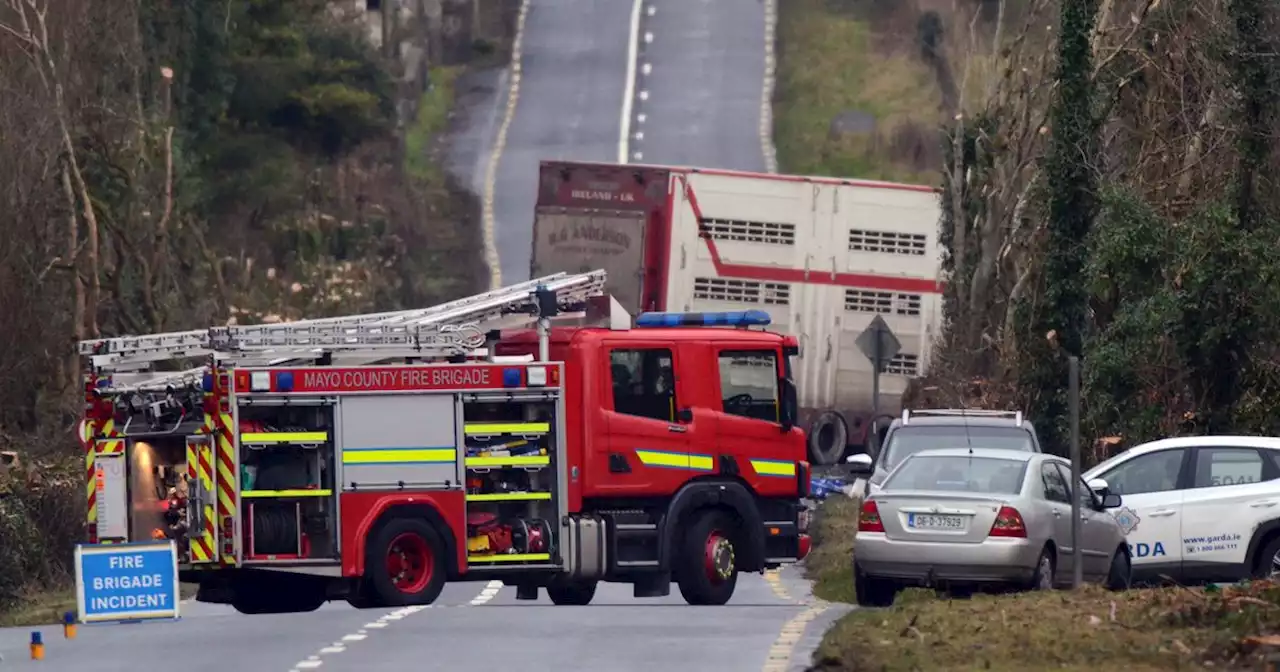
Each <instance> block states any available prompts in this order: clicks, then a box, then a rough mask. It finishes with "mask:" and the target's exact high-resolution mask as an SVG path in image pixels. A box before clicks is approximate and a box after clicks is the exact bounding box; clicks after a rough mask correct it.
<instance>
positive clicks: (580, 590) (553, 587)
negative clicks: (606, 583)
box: [547, 581, 596, 607]
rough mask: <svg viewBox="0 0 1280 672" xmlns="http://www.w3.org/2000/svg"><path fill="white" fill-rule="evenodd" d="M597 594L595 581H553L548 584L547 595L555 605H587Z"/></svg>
mask: <svg viewBox="0 0 1280 672" xmlns="http://www.w3.org/2000/svg"><path fill="white" fill-rule="evenodd" d="M595 596H596V582H595V581H552V582H551V583H549V584H547V597H549V598H551V603H552V604H555V605H560V606H571V607H585V606H587V605H588V604H591V599H592V598H594V597H595Z"/></svg>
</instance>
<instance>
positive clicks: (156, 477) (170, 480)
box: [93, 434, 190, 558]
mask: <svg viewBox="0 0 1280 672" xmlns="http://www.w3.org/2000/svg"><path fill="white" fill-rule="evenodd" d="M185 439H186V437H185V436H182V435H176V434H160V435H154V436H137V437H113V438H109V439H98V440H95V441H94V476H93V486H94V509H95V518H96V521H95V529H94V532H95V533H96V538H97V540H98V543H104V544H112V543H126V542H142V541H155V540H160V539H173V540H174V541H175V542H176V543H177V546H178V549H179V553H180V555H182V557H184V558H185V557H186V555H187V551H188V539H187V535H188V529H189V528H190V517H189V513H188V508H187V503H188V497H189V494H190V490H189V485H190V484H189V483H188V480H187V478H186V475H187V470H188V466H187V453H186V450H185Z"/></svg>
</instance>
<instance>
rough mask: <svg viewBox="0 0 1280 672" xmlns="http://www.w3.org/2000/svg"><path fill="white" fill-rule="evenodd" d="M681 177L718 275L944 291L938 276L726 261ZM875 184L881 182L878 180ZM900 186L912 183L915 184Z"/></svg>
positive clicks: (687, 181)
mask: <svg viewBox="0 0 1280 672" xmlns="http://www.w3.org/2000/svg"><path fill="white" fill-rule="evenodd" d="M700 172H704V173H705V172H708V171H700ZM679 180H680V182H681V185H682V187H683V188H684V195H685V198H686V199H687V200H688V201H689V207H690V208H692V209H693V216H694V218H695V219H696V220H697V221H698V229H699V230H698V236H699V237H700V238H702V240H703V241H704V242H705V243H706V244H707V251H708V252H709V253H710V254H711V265H712V266H714V267H715V269H716V275H719V276H721V277H728V278H744V279H747V280H764V281H766V282H792V283H802V284H804V283H807V284H813V285H837V286H840V287H859V288H865V289H880V290H884V291H890V292H914V293H919V294H941V293H942V289H943V287H944V284H943V283H942V282H940V281H938V280H928V279H923V278H904V277H896V276H891V275H872V274H870V273H839V272H832V271H816V270H804V269H799V268H779V267H776V266H752V265H749V264H734V263H730V262H727V261H725V260H724V259H722V258H721V257H720V250H719V249H717V248H716V242H715V241H714V240H712V238H711V235H710V234H708V233H707V232H706V231H703V230H702V208H700V207H698V198H697V196H695V195H694V193H693V187H691V186H690V185H689V179H688V177H687V176H685V175H681V176H680V177H679ZM873 184H876V185H877V186H879V184H878V183H873ZM886 184H888V183H886ZM897 186H899V187H912V185H897ZM911 190H913V191H920V190H922V189H920V188H912V189H911ZM923 190H924V191H931V189H929V188H923Z"/></svg>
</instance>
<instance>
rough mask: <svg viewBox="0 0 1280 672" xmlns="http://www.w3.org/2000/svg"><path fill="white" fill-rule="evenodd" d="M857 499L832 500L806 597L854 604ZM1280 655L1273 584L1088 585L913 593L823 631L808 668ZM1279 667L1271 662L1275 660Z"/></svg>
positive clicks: (1236, 661) (1210, 663) (1054, 665)
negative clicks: (969, 594) (968, 594)
mask: <svg viewBox="0 0 1280 672" xmlns="http://www.w3.org/2000/svg"><path fill="white" fill-rule="evenodd" d="M858 508H859V507H858V502H857V501H856V500H853V499H849V498H845V497H839V496H837V497H833V498H831V499H829V500H827V501H826V502H824V503H823V505H822V507H821V509H820V510H819V514H818V517H817V518H816V519H815V520H814V525H813V530H814V536H815V541H816V542H817V545H816V546H815V548H814V550H813V552H812V554H811V555H810V556H809V559H808V560H806V565H807V567H808V571H809V576H810V578H811V579H813V580H814V593H815V594H816V595H818V596H819V597H821V598H823V599H826V600H835V601H842V602H852V601H853V600H854V592H853V577H852V567H851V559H852V553H853V551H854V549H853V536H854V532H855V530H856V528H857V522H856V521H857V512H858ZM1276 651H1280V584H1278V583H1276V582H1271V581H1261V582H1254V583H1250V584H1242V585H1240V586H1233V587H1230V588H1227V589H1222V590H1219V589H1216V588H1212V587H1210V588H1207V589H1191V588H1182V587H1175V588H1160V589H1144V590H1132V591H1127V592H1124V593H1113V592H1110V591H1106V590H1103V589H1102V588H1098V587H1092V586H1091V587H1087V588H1085V589H1083V590H1081V591H1079V592H1070V591H1051V592H1036V593H1021V594H1013V595H996V596H989V595H978V596H975V597H973V598H972V599H959V600H952V599H939V598H936V597H934V596H933V594H932V593H931V592H927V591H922V590H911V591H907V592H905V593H903V594H902V595H900V596H899V599H898V601H897V602H896V604H895V605H894V606H893V607H892V608H890V609H876V610H870V609H868V610H857V611H854V612H852V613H850V614H849V615H848V616H845V617H844V618H843V619H841V620H840V621H839V622H837V623H836V625H835V626H834V627H833V628H832V629H831V630H830V631H828V632H827V634H826V636H825V637H824V639H823V643H822V646H821V647H820V648H819V650H818V652H817V654H816V655H815V660H816V661H818V662H817V663H816V664H815V667H814V668H811V669H814V670H827V671H834V670H880V671H883V672H896V671H899V670H901V671H908V670H911V671H914V670H940V671H941V670H997V671H1001V670H1007V671H1009V672H1014V671H1022V670H1042V669H1061V670H1082V671H1083V670H1101V669H1128V670H1142V671H1148V670H1149V671H1152V672H1154V671H1156V670H1203V669H1242V668H1243V669H1251V668H1252V666H1254V665H1258V664H1261V663H1262V662H1263V661H1264V660H1265V659H1266V658H1267V657H1268V656H1269V655H1271V654H1272V652H1276ZM1278 659H1280V658H1278Z"/></svg>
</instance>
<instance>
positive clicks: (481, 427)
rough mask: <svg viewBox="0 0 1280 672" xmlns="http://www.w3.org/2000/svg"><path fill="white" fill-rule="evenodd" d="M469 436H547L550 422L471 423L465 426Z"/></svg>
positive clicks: (464, 429) (464, 428)
mask: <svg viewBox="0 0 1280 672" xmlns="http://www.w3.org/2000/svg"><path fill="white" fill-rule="evenodd" d="M463 431H464V432H465V433H466V435H467V436H494V435H496V434H546V433H547V432H549V431H551V423H548V422H469V423H467V424H465V425H463Z"/></svg>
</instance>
